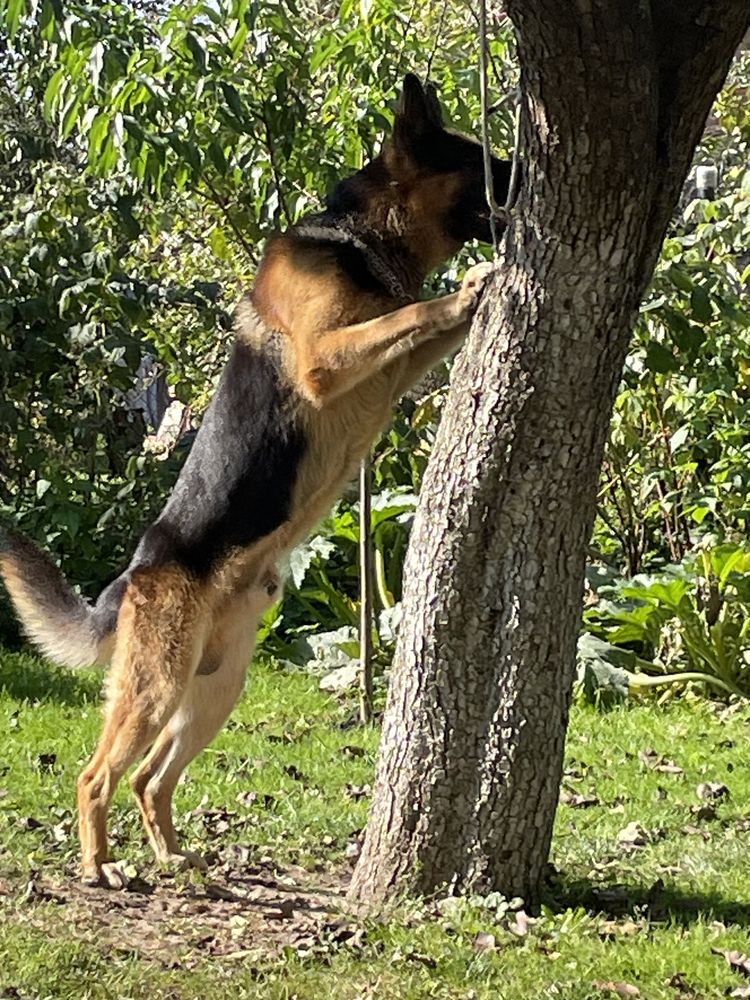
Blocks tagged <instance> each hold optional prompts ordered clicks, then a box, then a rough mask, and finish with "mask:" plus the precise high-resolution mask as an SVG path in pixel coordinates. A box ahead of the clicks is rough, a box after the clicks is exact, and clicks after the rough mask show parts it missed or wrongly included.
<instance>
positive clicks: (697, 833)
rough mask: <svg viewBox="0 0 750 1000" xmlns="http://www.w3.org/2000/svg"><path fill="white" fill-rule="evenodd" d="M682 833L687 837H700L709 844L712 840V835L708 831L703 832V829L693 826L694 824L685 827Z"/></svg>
mask: <svg viewBox="0 0 750 1000" xmlns="http://www.w3.org/2000/svg"><path fill="white" fill-rule="evenodd" d="M680 833H684V834H686V835H687V836H694V837H700V838H701V839H702V840H705V841H706V842H708V841H709V840H710V839H711V834H710V833H709V832H708V830H702V829H701V827H699V826H693V825H692V823H688V824H687V825H686V826H683V828H682V830H681V831H680Z"/></svg>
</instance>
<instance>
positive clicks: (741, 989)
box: [729, 986, 750, 1000]
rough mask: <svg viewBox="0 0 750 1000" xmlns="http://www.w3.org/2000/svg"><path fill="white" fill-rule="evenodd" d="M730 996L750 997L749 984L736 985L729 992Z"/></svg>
mask: <svg viewBox="0 0 750 1000" xmlns="http://www.w3.org/2000/svg"><path fill="white" fill-rule="evenodd" d="M729 996H730V997H740V998H745V1000H746V998H747V997H750V986H738V987H737V988H736V989H734V990H732V992H731V993H730V994H729Z"/></svg>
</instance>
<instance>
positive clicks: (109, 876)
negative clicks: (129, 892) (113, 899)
mask: <svg viewBox="0 0 750 1000" xmlns="http://www.w3.org/2000/svg"><path fill="white" fill-rule="evenodd" d="M128 867H129V866H128V865H127V863H126V862H124V861H105V862H103V863H102V864H90V865H84V866H83V877H82V881H83V882H84V884H85V885H91V886H98V887H99V888H102V889H127V887H128V885H129V884H130V882H131V881H132V875H131V874H129V873H128V871H127V869H128Z"/></svg>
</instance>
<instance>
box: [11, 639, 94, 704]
mask: <svg viewBox="0 0 750 1000" xmlns="http://www.w3.org/2000/svg"><path fill="white" fill-rule="evenodd" d="M102 680H103V674H102V671H101V670H69V669H67V670H66V669H65V668H63V667H57V666H55V665H54V664H51V663H46V662H45V661H44V660H40V659H39V658H38V657H36V656H30V655H29V654H28V653H10V652H7V651H6V650H4V649H2V648H0V695H6V696H8V697H10V698H13V699H15V700H16V701H40V702H45V701H46V702H54V703H55V704H57V705H71V706H76V705H90V704H91V703H92V702H94V703H96V702H98V701H100V699H101V691H102Z"/></svg>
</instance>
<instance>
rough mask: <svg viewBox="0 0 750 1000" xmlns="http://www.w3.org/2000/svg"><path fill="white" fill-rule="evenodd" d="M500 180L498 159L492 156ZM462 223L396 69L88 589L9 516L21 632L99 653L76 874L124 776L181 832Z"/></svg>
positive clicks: (382, 418) (102, 859)
mask: <svg viewBox="0 0 750 1000" xmlns="http://www.w3.org/2000/svg"><path fill="white" fill-rule="evenodd" d="M492 171H493V183H494V193H495V197H496V198H497V199H498V200H499V201H500V202H502V201H503V200H504V197H505V195H506V193H507V189H508V183H509V177H510V164H509V163H507V162H504V161H500V160H497V159H493V163H492ZM470 239H479V240H484V241H489V239H490V225H489V218H488V211H487V208H486V204H485V197H484V183H483V158H482V149H481V146H480V144H479V143H478V142H476V141H475V140H473V139H470V138H468V137H466V136H463V135H461V134H459V133H457V132H455V131H452V130H450V129H448V128H446V127H445V126H444V124H443V120H442V115H441V111H440V106H439V104H438V101H437V98H436V95H435V92H434V90H433V89H432V87H431V86H429V85H428V86H427V87H426V88H424V89H423V87H422V86H421V84H420V82H419V81H418V80H417V78H416V77H415V76H413V75H411V74H410V75H408V76H407V77H406V79H405V80H404V85H403V92H402V95H401V100H400V103H399V107H398V110H397V112H396V117H395V122H394V126H393V132H392V135H391V136H390V138H389V139H388V140H387V141H386V142H385V143H384V145H383V148H382V150H381V152H380V153H379V155H378V156H376V157H375V159H373V160H372V162H370V163H368V164H367V165H366V166H365V167H364V168H363V169H361V170H359V171H358V172H357V173H355V174H354V175H353V176H351V177H348V178H346V179H345V180H343V181H341V182H340V183H339V184H338V185H337V186H336V188H335V189H334V191H333V193H332V194H331V195H330V196H329V198H328V199H327V202H326V208H325V210H324V211H323V212H322V213H320V214H318V215H312V216H308V217H306V218H303V219H302V220H301V221H300V222H299V223H298V224H296V225H294V226H292V227H291V228H290V229H288V230H287V231H286V232H283V233H280V234H277V235H275V236H274V237H273V238H271V239H270V241H269V242H268V244H267V249H266V251H265V254H264V257H263V260H262V262H261V265H260V267H259V269H258V273H257V276H256V279H255V284H254V287H253V288H252V291H250V293H249V294H248V295H247V296H246V297H245V298H244V299H243V300H242V301H241V302H240V304H239V306H238V308H237V311H236V340H235V343H234V346H233V348H232V351H231V355H230V357H229V360H228V362H227V364H226V367H225V369H224V372H223V375H222V378H221V380H220V383H219V386H218V389H217V392H216V395H215V396H214V398H213V400H212V402H211V405H210V406H209V408H208V410H207V412H206V415H205V419H204V420H203V424H202V426H201V428H200V431H199V433H198V435H197V437H196V439H195V442H194V444H193V447H192V450H191V452H190V454H189V456H188V458H187V460H186V461H185V464H184V466H183V468H182V471H181V474H180V476H179V479H178V481H177V483H176V485H175V487H174V490H173V492H172V493H171V495H170V497H169V498H168V500H167V503H166V506H165V507H164V509H163V511H162V513H161V514H160V515H159V517H158V518H157V519H156V521H155V522H154V523H153V524H152V525H151V526H150V527H149V528H148V529H147V530H146V532H145V534H144V535H143V537H142V538H141V540H140V543H139V545H138V547H137V548H136V551H135V554H134V556H133V558H132V561H131V563H130V565H129V566H128V568H127V569H126V570H125V571H124V572H123V573H122V574H121V575H120V576H119V577H118V578H117V579H116V580H115V581H114V582H113V583H111V584H110V585H109V586H108V587H107V588H106V589H105V590H104V591H103V592H102V594H101V595H100V596H99V598H98V600H97V601H96V603H95V604H93V605H90V604H89V603H88V602H86V601H85V600H84V599H83V598H82V597H81V596H79V594H78V593H77V592H76V591H75V590H73V589H72V588H71V587H70V586H69V584H68V583H67V582H66V581H65V580H64V578H63V576H62V574H61V573H60V571H59V569H58V568H57V567H56V566H55V565H54V563H53V562H52V561H51V560H50V559H49V557H48V556H46V555H45V554H44V553H42V552H41V551H40V550H39V549H37V548H36V546H35V545H33V544H32V543H31V542H30V541H28V540H27V539H25V538H23V537H22V536H20V535H18V534H16V533H15V532H6V534H5V535H4V537H3V541H2V544H1V545H0V570H1V572H2V576H3V579H4V581H5V585H6V587H7V589H8V592H9V594H10V597H11V599H12V602H13V604H14V606H15V609H16V612H17V614H18V616H19V617H20V619H21V621H22V622H23V625H24V627H25V630H26V632H27V634H28V636H29V638H30V639H31V640H32V641H33V642H34V643H36V645H37V646H38V647H39V649H40V650H41V651H42V652H43V653H45V654H47V655H48V656H49V657H51V658H52V659H54V660H57V661H59V662H61V663H64V664H67V665H69V666H84V665H90V664H94V663H104V662H107V661H110V660H111V669H110V674H109V679H108V684H107V698H106V708H105V720H104V727H103V732H102V736H101V739H100V741H99V745H98V747H97V749H96V752H95V753H94V756H93V758H92V759H91V761H90V762H89V764H88V765H87V767H86V768H85V770H84V771H83V773H82V774H81V775H80V778H79V780H78V816H79V834H80V841H81V851H82V864H83V878H84V881H85V882H87V883H89V884H92V885H93V884H99V885H103V886H108V887H110V888H119V887H121V886H123V885H124V884H125V882H126V877H125V875H124V873H123V871H122V869H121V866H118V865H117V863H116V862H115V861H114V860H113V858H112V856H111V855H110V852H109V849H108V846H107V812H108V809H109V805H110V801H111V798H112V794H113V792H114V790H115V786H116V785H117V782H118V781H119V780H120V778H121V777H122V776H123V775H124V773H125V772H126V770H127V769H128V768H129V767H130V766H131V765H132V764H133V763H134V762H135V761H136V760H137V759H139V758H140V757H141V756H142V755H144V754H145V759H144V760H143V761H142V763H141V764H140V766H139V767H138V768H137V769H136V771H135V772H134V773H133V775H132V777H131V778H130V784H131V786H132V788H133V791H134V793H135V797H136V799H137V801H138V806H139V808H140V811H141V814H142V816H143V822H144V825H145V828H146V832H147V834H148V838H149V840H150V842H151V846H152V847H153V850H154V852H155V854H156V857H157V859H158V861H159V862H160V863H163V864H170V863H173V864H182V865H184V864H192V865H196V866H199V867H203V866H204V863H203V860H202V859H201V858H200V856H198V855H195V854H193V853H191V852H188V851H184V850H181V849H180V847H179V845H178V840H177V837H176V835H175V829H174V826H173V823H172V809H171V805H172V794H173V792H174V789H175V786H176V784H177V780H178V778H179V776H180V774H181V773H182V771H183V769H184V768H185V767H186V766H187V764H188V763H189V762H190V761H191V760H192V759H193V758H194V757H195V756H196V754H198V753H199V751H200V750H202V749H203V747H205V746H206V745H207V744H208V743H209V742H210V741H211V740H212V739H213V737H214V736H215V735H216V733H217V732H218V731H219V729H220V728H221V726H222V725H223V723H224V722H225V720H226V718H227V716H228V715H229V713H230V712H231V710H232V708H233V707H234V705H235V703H236V701H237V699H238V697H239V695H240V692H241V691H242V688H243V685H244V680H245V673H246V668H247V666H248V663H249V662H250V659H251V656H252V653H253V649H254V643H255V633H256V627H257V621H258V617H259V615H260V614H261V613H262V612H263V611H264V610H265V609H266V608H267V607H268V606H270V604H271V603H273V601H274V600H275V599H276V598H277V596H278V593H279V591H280V587H281V580H280V575H279V570H278V568H277V567H278V565H279V563H280V562H283V560H284V558H285V557H286V556H287V555H288V553H289V552H290V550H291V549H292V547H293V546H294V545H296V544H298V543H299V542H300V541H301V540H302V539H304V538H305V536H306V535H307V534H308V533H309V532H310V531H311V529H312V528H313V527H314V526H315V524H316V523H317V522H318V521H319V520H320V518H321V517H322V516H323V515H324V514H325V513H326V512H327V511H328V510H329V508H330V507H331V505H332V504H333V503H334V501H335V500H336V498H337V497H338V495H339V494H340V491H341V490H342V488H343V486H344V484H345V483H346V482H347V480H349V479H350V477H351V476H352V475H353V473H354V472H355V470H356V468H357V464H358V462H359V461H360V460H361V459H362V457H363V456H364V455H365V454H366V453H367V451H368V449H369V448H370V446H371V445H372V443H373V441H374V440H375V438H376V436H377V435H378V433H379V432H380V431H381V429H382V428H383V426H384V425H385V424H386V423H387V420H388V417H389V414H390V410H391V407H392V404H393V403H394V401H395V400H397V399H398V398H399V397H400V396H401V395H402V394H403V393H404V392H405V391H406V390H407V389H408V388H409V387H410V386H412V385H414V384H415V383H416V382H417V381H418V380H419V379H420V377H421V376H422V375H423V374H424V373H425V372H426V371H427V370H428V369H429V368H431V367H432V366H434V365H435V364H437V362H438V361H439V360H440V359H441V358H443V357H444V356H446V355H447V354H449V353H450V352H451V351H452V350H453V349H454V348H456V347H457V346H458V345H459V344H460V343H461V341H462V339H463V338H464V336H465V334H466V331H467V329H468V325H469V321H470V318H471V316H472V315H473V313H474V311H475V308H476V305H477V302H478V300H479V297H480V295H481V292H482V288H483V285H484V283H485V280H486V278H487V275H488V273H489V270H490V265H486V264H485V265H481V264H480V265H477V266H476V267H473V268H471V269H470V270H469V271H468V273H467V274H466V276H465V278H464V280H463V283H462V285H461V288H460V290H459V291H458V292H456V293H454V294H451V295H446V296H443V297H442V298H438V299H434V300H432V301H425V302H419V301H416V300H417V296H418V293H419V289H420V286H421V284H422V282H423V280H424V278H425V276H426V275H427V274H428V273H429V272H430V271H431V270H432V269H433V268H435V267H436V266H437V265H438V264H440V263H441V262H443V261H445V260H447V259H448V258H450V257H451V256H452V255H453V254H455V253H456V251H457V250H458V249H459V248H460V247H461V246H462V245H463V244H464V243H465V242H466V241H467V240H470Z"/></svg>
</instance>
